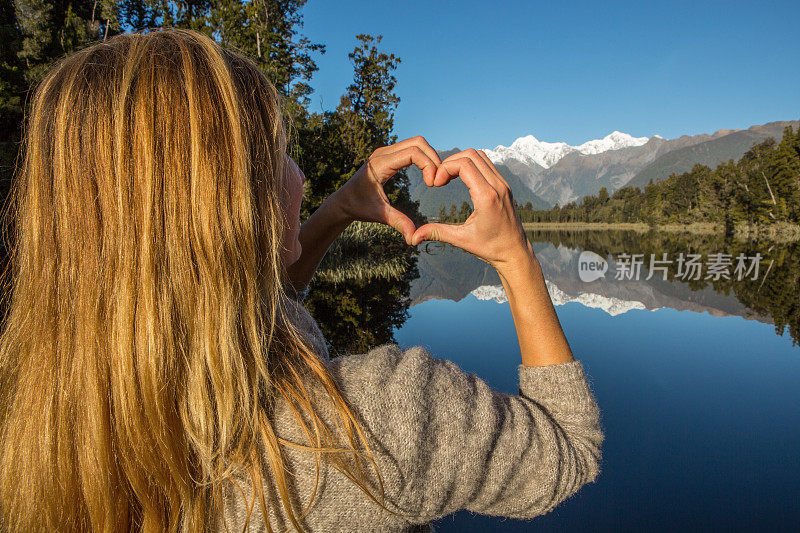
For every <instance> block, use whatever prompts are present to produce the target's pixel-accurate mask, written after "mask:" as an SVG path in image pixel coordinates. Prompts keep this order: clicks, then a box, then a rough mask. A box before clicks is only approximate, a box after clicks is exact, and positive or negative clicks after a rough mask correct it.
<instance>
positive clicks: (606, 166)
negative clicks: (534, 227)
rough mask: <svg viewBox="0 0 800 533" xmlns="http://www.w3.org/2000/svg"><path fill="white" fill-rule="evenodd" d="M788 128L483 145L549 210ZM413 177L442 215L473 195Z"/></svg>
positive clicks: (655, 177)
mask: <svg viewBox="0 0 800 533" xmlns="http://www.w3.org/2000/svg"><path fill="white" fill-rule="evenodd" d="M787 126H792V127H794V128H796V127H798V126H800V120H793V121H779V122H770V123H767V124H763V125H758V126H752V127H750V128H748V129H727V130H718V131H717V132H715V133H713V134H699V135H682V136H681V137H678V138H675V139H665V138H664V137H662V136H660V135H653V136H652V137H633V136H631V135H629V134H627V133H623V132H619V131H614V132H612V133H610V134H609V135H607V136H606V137H604V138H602V139H595V140H592V141H587V142H585V143H583V144H581V145H578V146H571V145H569V144H567V143H564V142H545V141H540V140H539V139H537V138H536V137H534V136H533V135H527V136H524V137H520V138H518V139H516V140H515V141H514V142H513V143H511V145H509V146H502V145H498V146H496V147H495V148H492V149H489V148H484V149H483V150H484V152H486V155H487V156H488V157H489V159H491V160H492V162H493V163H494V165H495V166H496V167H497V169H498V171H499V172H500V173H501V174H502V175H503V177H504V178H505V179H506V181H507V182H508V184H509V186H510V187H511V190H512V191H513V193H514V198H515V200H516V201H517V202H518V203H519V204H521V205H524V204H525V203H526V202H531V204H532V205H533V207H534V208H536V209H548V208H550V207H552V206H553V205H554V204H556V203H557V204H559V205H564V204H566V203H568V202H571V201H575V200H579V199H581V198H583V197H584V196H587V195H594V194H597V192H598V191H599V190H600V189H601V188H602V187H605V188H606V189H607V190H608V192H609V193H613V192H614V191H616V190H618V189H620V188H622V187H625V186H628V185H634V186H638V187H644V186H645V185H647V184H648V183H649V182H650V181H651V180H652V181H654V182H655V181H659V180H662V179H665V178H667V177H669V175H670V174H672V173H681V172H686V171H687V170H690V169H691V168H692V167H693V166H694V165H695V164H697V163H701V164H704V165H708V166H710V167H712V168H713V167H715V166H716V165H718V164H719V163H722V162H724V161H727V160H729V159H739V158H740V157H741V156H742V155H744V153H745V152H746V151H747V150H749V149H750V148H751V147H752V146H753V145H755V144H757V143H759V142H762V141H764V140H766V139H767V138H769V137H773V138H775V139H776V140H780V139H781V137H782V136H783V130H784V129H785V128H786V127H787ZM459 151H460V150H459V149H458V148H454V149H452V150H446V151H438V153H439V155H440V157H442V158H445V157H447V156H449V155H451V154H454V153H457V152H459ZM408 176H409V181H410V190H411V197H412V198H413V199H415V200H418V201H419V202H420V211H421V212H422V213H423V214H425V215H426V216H429V217H435V216H437V215H438V214H439V209H440V207H441V205H445V207H446V208H449V206H450V205H453V204H455V205H456V206H460V205H461V203H462V202H463V201H465V200H466V201H468V202H470V198H469V191H468V189H467V187H466V186H465V185H464V184H463V182H461V180H454V181H452V182H451V183H450V184H448V185H447V186H445V187H435V188H430V187H428V186H426V185H425V183H424V181H423V180H422V173H421V172H420V171H419V169H417V168H416V167H411V168H410V169H409V171H408ZM470 203H471V202H470Z"/></svg>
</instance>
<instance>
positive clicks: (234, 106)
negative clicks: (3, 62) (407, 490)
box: [0, 30, 383, 531]
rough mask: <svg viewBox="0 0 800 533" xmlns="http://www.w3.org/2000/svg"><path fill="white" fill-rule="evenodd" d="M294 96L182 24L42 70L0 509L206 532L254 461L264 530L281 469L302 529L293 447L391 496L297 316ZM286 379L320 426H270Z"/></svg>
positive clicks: (71, 526) (22, 186) (1, 407)
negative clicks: (291, 163) (292, 310)
mask: <svg viewBox="0 0 800 533" xmlns="http://www.w3.org/2000/svg"><path fill="white" fill-rule="evenodd" d="M279 103H280V98H279V95H278V93H277V92H276V90H275V88H274V87H273V86H272V84H271V83H270V82H269V81H268V80H267V79H266V78H265V77H264V75H263V74H262V73H261V72H260V71H259V69H258V68H257V67H256V66H255V65H254V64H253V63H252V62H250V61H249V60H247V59H245V58H244V57H242V56H240V55H238V54H236V53H234V52H232V51H230V50H226V49H224V48H222V47H220V46H219V45H218V44H217V43H215V42H214V41H213V40H211V39H210V38H208V37H205V36H203V35H201V34H199V33H195V32H191V31H184V30H163V31H154V32H149V33H140V34H124V35H120V36H116V37H114V38H111V39H109V40H108V41H106V42H103V43H99V44H96V45H93V46H91V47H89V48H87V49H84V50H82V51H79V52H77V53H75V54H73V55H71V56H68V57H66V58H65V59H63V60H62V61H61V62H60V63H58V64H57V65H56V66H55V67H54V68H53V69H51V70H50V72H49V73H48V74H47V76H46V77H45V78H44V79H43V80H42V81H41V82H40V84H39V86H38V87H37V90H36V92H35V95H34V97H33V100H32V105H31V111H30V115H29V118H28V122H27V127H26V139H25V147H24V161H23V162H22V164H21V167H20V170H19V175H18V176H17V183H16V188H15V195H14V209H13V213H14V226H15V235H14V245H13V253H12V264H13V273H12V274H13V277H12V279H11V282H12V287H11V298H10V301H9V302H8V310H7V313H6V316H5V321H4V324H3V332H2V338H0V424H2V434H1V436H0V507H1V508H2V509H0V511H2V514H1V515H0V521H1V522H2V524H3V526H4V527H6V528H9V529H11V530H20V531H38V530H69V531H72V530H89V529H92V530H101V531H110V530H125V531H130V530H131V529H141V530H144V531H163V530H167V531H178V530H181V531H186V530H204V529H208V528H210V527H212V526H213V524H214V523H215V522H214V521H215V520H216V519H217V517H218V515H219V514H220V513H221V512H222V503H223V492H222V488H221V487H222V484H223V481H225V480H234V479H236V478H237V476H240V475H242V474H243V473H245V474H246V475H247V477H249V479H250V481H251V482H252V491H251V496H252V500H250V503H249V511H250V512H252V510H253V503H254V502H255V501H256V500H257V501H259V505H260V506H261V511H262V513H263V516H264V520H265V522H267V527H268V528H269V523H268V516H269V515H268V513H267V508H266V503H265V498H264V487H263V485H264V482H265V480H264V479H263V478H262V472H269V474H268V476H267V477H268V478H269V479H270V480H271V481H272V482H273V483H274V484H275V487H276V488H277V491H278V493H279V494H280V498H281V501H282V506H283V510H284V512H285V514H286V516H288V518H289V521H290V522H291V524H292V525H293V526H294V527H295V528H297V529H298V530H300V529H302V527H301V524H300V521H301V519H302V516H303V513H304V512H305V511H306V510H303V509H297V508H295V505H294V504H293V503H292V497H290V490H289V487H290V485H289V482H288V480H287V475H286V471H285V470H286V469H285V453H284V447H285V446H288V445H294V446H297V447H299V448H301V449H304V450H309V451H310V452H311V453H313V454H314V455H315V461H316V465H317V474H318V475H319V468H320V459H321V458H322V457H324V458H326V459H327V460H329V461H331V463H332V465H333V466H334V467H335V468H338V469H340V470H341V471H342V472H344V473H345V475H347V476H348V477H349V478H350V479H351V480H352V481H353V482H354V483H356V484H357V485H358V486H359V487H361V488H362V490H364V491H365V492H366V493H367V494H369V495H370V497H372V498H373V499H376V497H375V496H372V493H371V491H370V488H369V480H368V478H367V474H366V471H365V470H364V469H363V468H362V466H361V463H362V462H363V461H367V463H365V464H371V466H372V467H373V468H377V467H376V465H375V462H374V461H372V455H371V453H370V451H369V447H368V445H367V442H366V438H365V436H364V435H363V433H362V432H361V430H360V428H359V425H358V423H357V420H356V418H355V417H354V415H353V413H352V411H351V409H350V408H349V407H348V406H347V403H346V402H345V400H344V399H343V397H342V395H341V394H340V392H339V390H338V389H337V386H336V383H335V381H334V380H333V379H332V377H331V376H330V374H329V372H328V371H327V368H326V366H325V365H324V363H323V362H322V361H320V359H319V358H318V356H317V355H316V354H315V353H314V351H313V349H312V348H311V347H310V345H309V344H308V343H307V342H306V341H305V340H304V338H303V337H302V336H301V335H300V334H298V331H297V330H296V329H295V327H294V326H293V325H292V323H291V321H290V320H289V319H288V318H287V316H288V315H287V301H286V294H285V292H284V289H283V282H282V280H283V279H285V277H284V274H285V272H284V271H283V267H282V265H281V261H280V257H281V243H282V233H283V228H284V225H283V222H282V221H283V219H282V217H283V213H282V210H281V209H282V208H281V205H280V200H279V199H280V191H281V187H282V186H283V175H284V174H283V173H284V163H285V149H286V144H287V140H286V137H287V134H286V127H285V125H284V120H283V119H282V116H281V107H280V105H279ZM312 384H313V385H315V386H318V387H317V388H318V389H319V390H322V391H324V394H322V396H315V395H313V394H309V392H308V389H307V387H309V388H310V387H311V385H312ZM315 397H317V398H319V397H321V398H323V399H324V400H325V404H326V407H325V408H332V412H333V413H335V415H336V416H335V417H334V418H335V420H334V422H333V424H332V425H333V426H334V427H336V428H339V429H338V431H332V430H331V429H328V428H327V426H326V424H324V423H323V421H322V420H321V419H320V415H319V413H320V412H322V406H321V405H320V404H319V400H318V399H317V400H315V399H314V398H315ZM278 398H283V399H285V400H286V401H287V402H288V404H289V406H290V407H291V410H292V411H293V412H294V413H295V415H296V416H297V421H298V424H300V426H301V427H302V430H303V432H304V434H305V435H306V436H307V437H308V441H309V442H308V443H307V444H297V443H288V442H286V441H283V440H282V439H281V438H280V437H279V436H278V435H277V433H276V428H275V426H274V424H273V421H272V420H271V419H270V413H271V406H273V405H274V403H273V402H274V401H275V400H276V399H278ZM340 439H341V440H340ZM342 442H344V443H345V444H346V445H344V446H342V445H341V443H342ZM377 479H378V480H380V475H378V476H377ZM379 485H380V484H379ZM380 489H381V491H382V489H383V487H382V485H380ZM315 494H316V490H315ZM376 501H377V499H376ZM276 512H277V511H276ZM249 517H250V514H248V519H249ZM270 530H271V528H270Z"/></svg>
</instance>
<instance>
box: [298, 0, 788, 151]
mask: <svg viewBox="0 0 800 533" xmlns="http://www.w3.org/2000/svg"><path fill="white" fill-rule="evenodd" d="M303 15H304V21H305V26H304V28H303V33H304V34H305V35H306V36H308V37H309V38H310V39H311V40H312V41H313V42H321V43H325V44H326V45H327V52H326V53H325V54H324V55H316V56H315V58H316V60H317V64H318V66H319V71H318V72H317V73H315V75H314V78H313V80H312V82H311V84H312V86H313V87H314V88H315V89H316V92H315V94H314V96H313V99H312V108H313V109H314V110H319V109H321V108H325V109H331V108H333V107H335V106H336V104H337V102H338V99H339V96H340V95H341V94H342V93H343V91H344V89H345V87H346V86H347V85H348V84H349V83H350V82H351V80H352V67H351V65H350V63H349V60H348V58H347V54H348V53H349V52H350V51H351V50H352V49H353V47H354V45H355V42H356V41H355V35H356V34H358V33H371V34H373V35H377V34H380V35H383V41H382V43H381V44H382V47H383V49H384V50H386V51H389V52H392V53H394V54H396V55H398V56H399V57H400V58H401V60H402V63H401V64H400V66H399V68H398V69H397V71H396V73H395V75H396V77H397V80H398V83H397V87H396V92H397V94H398V96H400V98H401V102H400V105H399V107H398V109H397V112H396V115H395V133H396V134H397V135H398V137H399V138H400V139H403V138H406V137H410V136H412V135H416V134H421V135H424V136H425V137H426V138H427V139H428V141H429V142H430V143H431V144H432V145H433V146H434V147H436V148H440V149H447V148H452V147H454V146H458V147H460V148H462V149H463V148H467V147H476V148H494V147H495V146H496V145H498V144H504V145H508V144H510V143H511V142H512V141H513V140H514V139H516V138H517V137H521V136H523V135H528V134H533V135H535V136H536V137H537V138H538V139H540V140H544V141H550V142H553V141H565V142H567V143H569V144H573V145H575V144H580V143H582V142H584V141H587V140H590V139H595V138H601V137H604V136H605V135H607V134H608V133H610V132H611V131H613V130H619V131H624V132H626V133H630V134H632V135H634V136H637V137H638V136H651V135H653V134H660V135H662V136H664V137H667V138H673V137H678V136H680V135H682V134H695V133H711V132H714V131H716V130H718V129H722V128H745V127H748V126H751V125H753V124H763V123H765V122H771V121H774V120H792V119H799V118H800V68H799V67H800V32H798V29H797V28H798V26H797V24H798V20H800V1H797V0H793V1H782V2H763V3H762V2H752V1H750V2H738V1H726V2H718V1H714V2H704V1H695V2H678V1H671V2H636V3H634V2H624V3H623V2H612V1H606V2H568V1H555V0H551V1H549V2H525V1H514V0H507V1H498V2H466V1H465V2H455V1H438V0H429V1H427V2H426V1H421V0H405V1H393V2H384V1H379V0H373V1H369V0H338V1H334V0H309V1H308V4H307V5H306V7H305V8H303Z"/></svg>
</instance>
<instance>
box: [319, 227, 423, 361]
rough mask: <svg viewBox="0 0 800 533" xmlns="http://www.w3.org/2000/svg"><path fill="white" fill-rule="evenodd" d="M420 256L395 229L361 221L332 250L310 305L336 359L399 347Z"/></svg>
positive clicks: (322, 265) (342, 236) (321, 271)
mask: <svg viewBox="0 0 800 533" xmlns="http://www.w3.org/2000/svg"><path fill="white" fill-rule="evenodd" d="M417 256H418V252H417V250H416V249H415V248H414V247H411V246H408V245H407V244H406V242H405V239H404V238H403V237H402V235H400V233H398V232H397V230H395V229H394V228H391V227H389V226H385V225H382V224H377V223H364V222H355V223H353V224H351V225H350V226H349V227H348V228H347V229H346V230H345V231H344V232H343V233H342V235H340V236H339V237H338V238H337V239H336V240H335V241H334V242H333V244H332V245H331V247H330V249H329V251H328V253H327V255H326V256H325V258H324V259H323V261H322V264H320V267H319V269H318V270H317V273H316V275H315V276H314V279H313V280H312V282H311V285H310V287H309V292H308V296H307V297H306V299H305V301H304V304H305V306H306V308H307V309H308V311H309V312H310V313H311V315H312V316H314V318H315V319H316V320H317V322H318V323H319V327H320V329H321V330H322V333H323V334H324V335H325V338H326V339H327V340H328V342H329V343H330V345H331V356H332V357H335V356H337V355H343V354H347V353H364V352H366V351H369V349H371V348H373V347H375V346H378V345H380V344H384V343H387V342H394V329H395V328H396V327H399V326H401V325H402V324H403V323H404V322H405V321H406V319H407V318H408V307H409V305H410V304H411V300H410V298H409V292H410V290H411V282H412V281H413V280H414V279H416V278H417V277H418V276H419V271H418V269H417Z"/></svg>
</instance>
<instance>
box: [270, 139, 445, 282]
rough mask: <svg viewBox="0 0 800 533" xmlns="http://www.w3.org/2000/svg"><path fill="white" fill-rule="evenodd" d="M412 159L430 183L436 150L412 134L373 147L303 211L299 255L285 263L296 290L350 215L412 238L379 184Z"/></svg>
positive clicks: (411, 226) (351, 218) (436, 161)
mask: <svg viewBox="0 0 800 533" xmlns="http://www.w3.org/2000/svg"><path fill="white" fill-rule="evenodd" d="M412 164H414V165H416V166H417V167H419V169H420V170H421V171H422V176H423V179H424V180H425V183H426V184H428V185H433V178H434V177H435V175H436V169H437V168H438V166H439V165H440V164H441V160H440V159H439V155H438V154H437V153H436V150H434V149H433V148H432V147H431V146H430V145H429V144H428V142H427V141H426V140H425V139H424V138H423V137H421V136H416V137H412V138H410V139H406V140H404V141H400V142H398V143H396V144H392V145H389V146H383V147H381V148H378V149H377V150H375V151H374V152H372V155H371V156H370V157H369V159H367V160H366V161H365V162H364V164H363V165H361V168H359V169H358V170H357V171H356V173H355V174H353V176H352V177H351V178H350V179H349V180H347V183H345V184H344V185H343V186H342V187H341V188H340V189H339V190H337V191H336V192H334V193H333V194H332V195H330V196H329V197H328V198H327V199H326V200H325V201H324V202H323V203H322V205H321V206H320V207H319V208H317V210H316V211H314V213H313V214H312V215H311V216H310V217H308V219H307V220H306V221H305V222H304V223H303V224H302V225H301V226H300V236H299V239H300V244H301V245H302V247H303V249H302V251H301V253H300V258H299V259H298V260H297V261H295V262H294V263H292V264H291V265H289V266H288V267H287V269H286V270H287V275H288V277H289V280H288V281H289V284H290V285H291V286H292V287H293V288H294V289H295V290H296V291H297V292H301V291H303V290H304V289H305V288H306V287H307V286H308V284H309V282H310V281H311V278H312V277H313V276H314V272H315V271H316V270H317V267H318V266H319V263H320V261H322V258H323V257H324V256H325V253H326V252H327V251H328V248H329V247H330V245H331V243H332V242H333V240H334V239H335V238H336V237H337V236H339V234H340V233H341V232H342V231H344V230H345V228H347V226H348V225H350V223H351V222H353V221H355V220H361V221H364V222H381V223H383V224H388V225H390V226H392V227H393V228H395V229H397V231H399V232H400V233H402V234H403V236H404V237H405V239H406V242H407V243H409V244H411V236H412V235H413V234H414V231H415V229H416V228H415V227H414V222H412V221H411V219H410V218H408V217H407V216H406V215H405V214H403V213H402V212H401V211H399V210H397V209H395V208H394V207H392V206H391V205H390V204H389V199H388V198H387V197H386V192H384V190H383V184H384V183H386V181H387V180H388V179H389V178H391V177H392V176H394V175H395V174H397V172H398V171H399V170H400V169H402V168H405V167H407V166H409V165H412Z"/></svg>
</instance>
